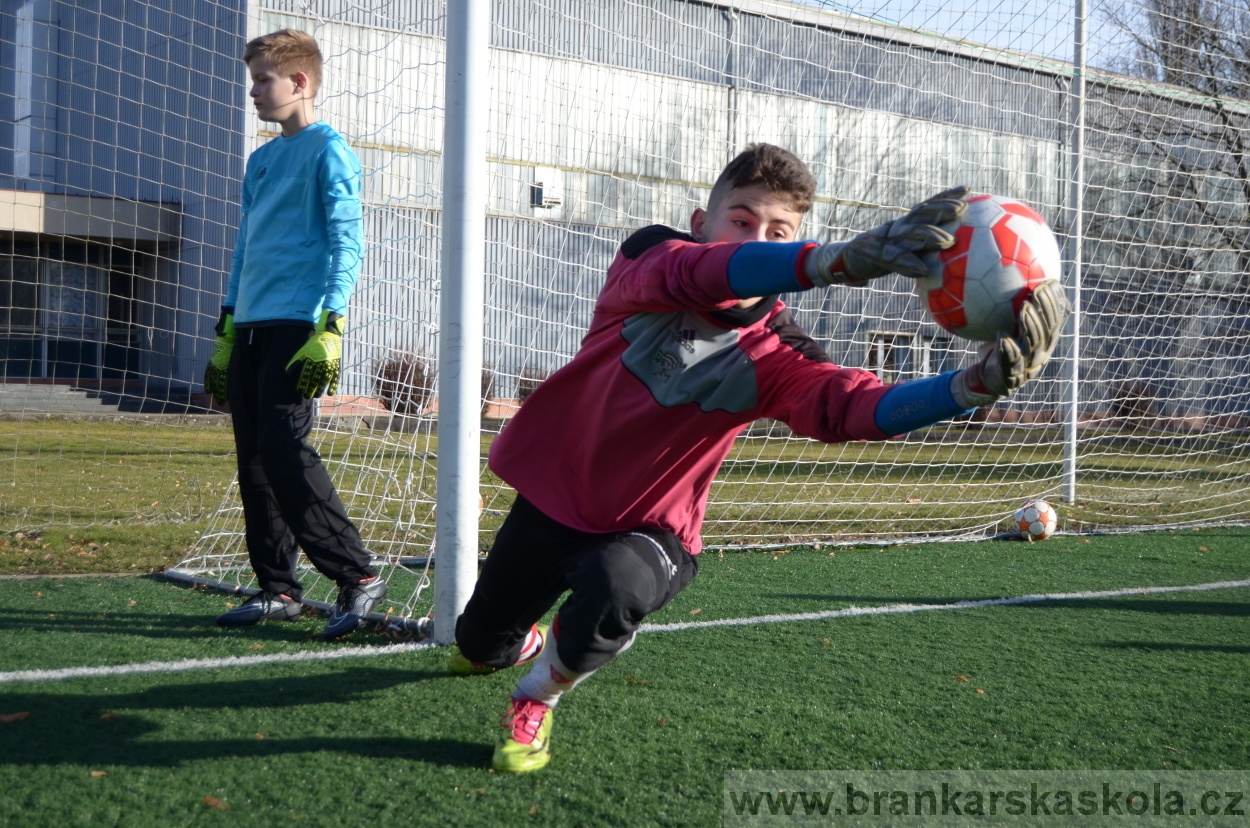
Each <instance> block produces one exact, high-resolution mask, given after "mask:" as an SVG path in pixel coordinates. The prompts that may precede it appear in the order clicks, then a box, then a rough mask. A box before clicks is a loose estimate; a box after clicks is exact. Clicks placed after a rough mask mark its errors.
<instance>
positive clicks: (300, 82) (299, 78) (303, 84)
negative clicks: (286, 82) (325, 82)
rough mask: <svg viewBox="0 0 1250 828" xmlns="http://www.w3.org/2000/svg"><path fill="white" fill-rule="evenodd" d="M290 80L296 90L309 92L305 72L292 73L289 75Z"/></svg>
mask: <svg viewBox="0 0 1250 828" xmlns="http://www.w3.org/2000/svg"><path fill="white" fill-rule="evenodd" d="M291 80H292V81H293V82H294V83H295V91H296V92H303V93H305V94H308V93H309V91H310V90H309V89H308V74H307V73H305V72H296V73H295V74H294V75H291Z"/></svg>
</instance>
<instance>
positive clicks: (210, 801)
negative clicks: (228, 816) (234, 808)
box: [204, 796, 230, 811]
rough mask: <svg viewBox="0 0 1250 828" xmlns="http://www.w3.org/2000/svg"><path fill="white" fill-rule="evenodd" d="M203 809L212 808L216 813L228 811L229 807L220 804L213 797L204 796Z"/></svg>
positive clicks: (219, 801) (222, 803)
mask: <svg viewBox="0 0 1250 828" xmlns="http://www.w3.org/2000/svg"><path fill="white" fill-rule="evenodd" d="M204 807H205V808H214V809H216V810H218V811H229V810H230V806H229V805H227V804H226V803H224V802H222V801H221V800H220V799H218V798H217V797H215V796H206V797H204Z"/></svg>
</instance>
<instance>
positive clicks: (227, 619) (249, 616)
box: [217, 590, 303, 627]
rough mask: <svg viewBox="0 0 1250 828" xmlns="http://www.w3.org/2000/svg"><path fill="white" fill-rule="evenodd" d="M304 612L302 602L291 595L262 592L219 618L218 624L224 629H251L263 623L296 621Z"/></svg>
mask: <svg viewBox="0 0 1250 828" xmlns="http://www.w3.org/2000/svg"><path fill="white" fill-rule="evenodd" d="M302 610H303V607H302V606H301V605H300V602H299V601H296V600H295V599H294V598H292V597H291V596H289V595H283V594H281V593H278V592H265V591H264V590H261V591H260V592H258V593H256V594H255V595H253V596H252V597H251V598H248V599H247V600H246V601H244V602H243V603H242V604H241V605H240V606H237V607H235V608H234V609H232V610H230V612H227V613H226V614H225V615H219V616H217V623H218V624H220V625H221V626H223V627H250V626H252V625H253V624H259V623H260V622H261V621H294V620H295V619H297V618H299V614H300V612H301V611H302Z"/></svg>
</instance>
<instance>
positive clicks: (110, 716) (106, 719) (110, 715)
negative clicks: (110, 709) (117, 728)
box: [100, 713, 117, 722]
mask: <svg viewBox="0 0 1250 828" xmlns="http://www.w3.org/2000/svg"><path fill="white" fill-rule="evenodd" d="M116 718H117V714H116V713H105V714H104V715H103V716H101V717H100V721H102V722H111V721H113V720H114V719H116Z"/></svg>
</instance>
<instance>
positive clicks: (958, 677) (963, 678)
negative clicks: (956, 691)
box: [955, 676, 968, 681]
mask: <svg viewBox="0 0 1250 828" xmlns="http://www.w3.org/2000/svg"><path fill="white" fill-rule="evenodd" d="M967 680H968V677H967V676H955V681H967Z"/></svg>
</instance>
